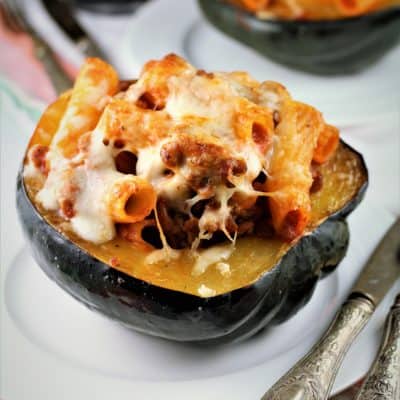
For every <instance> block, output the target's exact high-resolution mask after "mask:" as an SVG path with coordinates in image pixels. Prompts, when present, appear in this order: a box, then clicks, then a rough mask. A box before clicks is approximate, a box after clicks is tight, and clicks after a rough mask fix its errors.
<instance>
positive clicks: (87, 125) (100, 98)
mask: <svg viewBox="0 0 400 400" xmlns="http://www.w3.org/2000/svg"><path fill="white" fill-rule="evenodd" d="M117 89H118V75H117V73H116V72H115V70H114V69H113V68H112V67H111V66H110V65H108V64H107V63H105V62H104V61H101V60H99V59H97V58H88V59H87V60H86V62H85V64H83V66H82V68H81V70H80V71H79V74H78V77H77V79H76V81H75V85H74V87H73V89H72V93H71V99H70V100H69V103H68V106H67V109H66V111H65V114H64V117H63V119H62V120H61V123H60V127H59V129H58V131H57V133H56V135H55V137H54V142H53V143H54V144H55V146H56V148H57V149H59V150H60V151H61V153H62V154H63V156H64V157H66V158H72V157H73V156H75V155H76V154H77V153H78V147H77V143H78V139H79V137H80V136H81V135H82V134H84V133H86V132H87V131H90V130H92V129H94V128H95V126H96V124H97V122H98V120H99V117H100V115H101V113H102V111H103V109H104V107H105V105H106V103H107V100H108V96H112V95H114V94H115V93H116V91H117Z"/></svg>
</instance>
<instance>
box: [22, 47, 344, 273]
mask: <svg viewBox="0 0 400 400" xmlns="http://www.w3.org/2000/svg"><path fill="white" fill-rule="evenodd" d="M46 113H55V115H57V116H58V117H59V118H58V119H59V120H60V123H59V124H58V125H57V126H56V125H55V124H53V125H54V126H53V125H51V126H50V125H49V126H47V125H42V126H41V128H40V129H41V130H40V131H39V130H38V131H37V132H35V134H34V136H33V139H32V142H31V149H30V151H29V152H28V156H27V160H26V165H25V178H26V179H36V181H37V182H38V187H39V189H38V190H37V193H36V199H35V201H36V202H37V203H38V204H40V205H41V207H43V208H44V209H46V210H51V211H53V212H56V213H58V214H59V215H60V217H61V218H62V219H63V220H64V221H65V224H67V225H68V227H69V229H70V230H71V231H73V233H74V234H76V235H78V236H79V237H81V238H82V239H84V240H86V241H88V242H93V243H95V244H102V243H105V242H108V241H110V240H112V239H113V238H115V237H116V236H118V237H120V238H122V239H123V240H126V241H127V242H131V243H134V244H135V245H139V246H141V248H143V249H145V250H146V251H148V253H149V258H148V263H149V264H151V263H155V262H157V261H159V260H165V259H168V258H171V257H172V258H177V257H179V256H180V254H181V253H180V251H181V250H186V251H187V250H189V251H190V252H191V254H192V255H193V257H198V256H199V254H200V253H199V252H201V251H204V252H206V250H205V249H206V248H209V247H211V246H215V245H216V244H220V243H222V248H224V251H225V253H224V254H228V253H229V254H231V253H232V251H233V248H234V246H235V243H236V241H237V240H240V239H241V237H243V236H248V235H253V236H259V237H262V238H264V239H266V240H268V239H271V238H281V239H284V240H286V241H295V240H298V239H299V238H300V237H301V235H302V234H303V233H304V232H305V230H306V228H307V225H308V223H309V221H310V215H311V211H312V210H311V200H310V199H311V197H310V196H311V191H313V192H314V191H317V190H319V189H320V188H321V184H322V182H321V181H318V182H317V181H316V179H317V178H318V168H319V165H320V164H323V163H325V162H326V161H327V160H328V159H329V158H330V157H331V156H332V154H333V153H334V152H335V150H336V147H337V145H338V141H339V133H338V130H337V129H336V128H334V127H333V126H331V125H328V124H326V123H325V121H324V119H323V117H322V114H321V113H320V112H319V111H317V110H316V109H315V108H313V107H311V106H309V105H306V104H303V103H300V102H297V101H295V100H293V99H292V98H291V96H290V94H289V92H288V91H287V90H286V88H285V87H284V86H283V85H281V84H279V83H277V82H272V81H265V82H262V83H260V82H258V81H256V80H254V79H253V78H251V77H250V75H248V74H247V73H245V72H229V73H224V72H213V73H210V72H206V71H203V70H197V69H196V68H194V67H193V66H192V65H190V64H189V63H187V62H186V61H185V60H183V59H182V58H180V57H178V56H176V55H174V54H170V55H167V56H166V57H164V58H163V59H161V60H159V61H157V60H154V61H150V62H149V63H147V64H146V65H145V66H144V68H143V71H142V73H141V74H140V76H139V79H138V80H137V81H132V82H130V83H129V84H127V85H121V84H120V83H119V82H118V77H117V74H116V72H115V71H114V70H113V69H112V67H110V66H109V65H107V64H105V63H104V62H102V61H100V60H96V59H89V60H88V61H87V62H86V64H84V66H83V67H82V69H81V72H80V73H79V76H78V78H77V82H76V83H75V86H74V88H73V90H72V91H71V92H68V93H66V94H64V95H62V96H61V97H60V98H59V99H58V100H57V101H56V102H55V103H54V104H53V105H51V106H50V107H49V108H48V110H47V111H46ZM217 248H219V247H217ZM211 253H212V252H211ZM211 253H210V251H208V252H207V254H211ZM213 254H214V253H213ZM221 254H222V253H221ZM212 259H213V260H214V259H215V255H214V256H213V258H212ZM204 262H205V261H204V260H203V261H198V262H196V263H194V264H195V265H197V267H196V268H197V269H196V271H202V270H203V267H204V265H205V264H204ZM199 265H201V268H200V267H199Z"/></svg>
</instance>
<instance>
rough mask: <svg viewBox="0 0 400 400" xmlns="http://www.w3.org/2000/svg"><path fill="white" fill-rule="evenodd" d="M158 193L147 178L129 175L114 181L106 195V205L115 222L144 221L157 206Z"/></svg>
mask: <svg viewBox="0 0 400 400" xmlns="http://www.w3.org/2000/svg"><path fill="white" fill-rule="evenodd" d="M156 200H157V194H156V192H155V190H154V188H153V186H152V185H151V184H150V183H149V182H147V181H146V180H145V179H142V178H139V177H137V176H134V175H127V176H125V177H123V178H121V179H118V180H117V181H116V182H114V183H113V185H112V186H111V189H110V190H109V191H108V194H107V195H106V205H107V209H108V211H109V214H110V216H111V218H112V219H113V220H114V221H115V222H121V223H134V222H138V221H142V220H143V219H144V218H145V217H146V216H147V215H149V214H150V212H151V211H152V210H153V209H154V208H155V205H156Z"/></svg>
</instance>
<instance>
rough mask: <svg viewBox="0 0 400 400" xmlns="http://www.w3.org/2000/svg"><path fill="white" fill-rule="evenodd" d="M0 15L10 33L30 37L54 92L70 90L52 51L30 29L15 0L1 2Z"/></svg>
mask: <svg viewBox="0 0 400 400" xmlns="http://www.w3.org/2000/svg"><path fill="white" fill-rule="evenodd" d="M0 14H1V18H2V20H3V21H4V24H5V25H6V26H7V27H8V28H9V29H10V30H11V31H13V32H15V33H25V34H27V35H29V36H30V37H31V39H32V42H33V45H34V50H35V56H36V58H37V59H38V60H39V61H40V62H41V63H42V65H43V66H44V69H45V70H46V72H47V74H48V76H49V78H50V80H51V83H52V84H53V86H54V89H55V90H56V92H57V93H58V94H59V93H62V92H64V91H65V90H67V89H68V88H70V87H71V86H72V81H71V79H70V78H69V77H68V75H67V74H66V73H65V71H64V70H63V69H62V67H61V66H60V64H59V63H58V61H57V60H56V58H55V55H54V52H53V50H52V49H51V48H50V47H49V45H48V44H47V43H46V42H45V41H44V40H43V39H42V38H41V37H40V36H39V35H38V34H37V33H36V32H35V30H34V29H33V28H32V27H31V25H30V24H29V22H28V21H27V19H26V18H25V16H24V13H23V11H22V10H21V9H20V8H19V7H18V5H17V3H16V0H14V1H13V0H1V1H0Z"/></svg>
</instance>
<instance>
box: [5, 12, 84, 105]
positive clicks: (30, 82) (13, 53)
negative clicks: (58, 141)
mask: <svg viewBox="0 0 400 400" xmlns="http://www.w3.org/2000/svg"><path fill="white" fill-rule="evenodd" d="M62 65H63V67H64V68H65V71H66V72H67V73H68V75H70V76H72V77H73V76H75V75H76V68H75V67H73V66H72V65H70V64H68V63H66V62H62ZM0 73H1V74H3V75H4V76H6V77H7V78H8V79H10V80H13V81H14V82H16V83H17V84H18V85H19V86H20V87H21V88H22V89H24V90H25V91H26V92H27V93H29V94H30V95H32V96H34V97H37V98H39V99H41V100H43V101H44V102H46V103H48V102H50V101H52V100H54V99H55V97H56V92H55V91H54V89H53V87H52V85H51V82H50V79H49V78H48V77H47V76H46V71H45V70H44V68H43V66H42V65H41V64H40V62H39V61H38V60H37V59H36V57H35V55H34V49H33V44H32V40H31V39H30V38H29V37H28V36H27V35H25V34H20V33H18V34H17V33H14V32H11V31H10V30H8V29H7V28H6V26H5V25H4V23H3V21H2V20H1V19H0Z"/></svg>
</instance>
